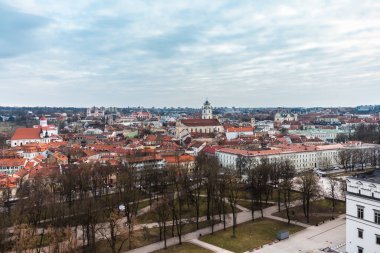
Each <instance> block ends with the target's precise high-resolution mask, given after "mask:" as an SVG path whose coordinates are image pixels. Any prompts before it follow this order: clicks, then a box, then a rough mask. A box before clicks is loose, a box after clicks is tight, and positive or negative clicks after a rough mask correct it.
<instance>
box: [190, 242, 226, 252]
mask: <svg viewBox="0 0 380 253" xmlns="http://www.w3.org/2000/svg"><path fill="white" fill-rule="evenodd" d="M189 242H190V243H192V244H195V245H198V246H200V247H202V248H205V249H208V250H211V251H213V252H217V253H233V252H232V251H229V250H226V249H223V248H220V247H217V246H215V245H212V244H209V243H206V242H202V241H200V240H198V239H192V240H190V241H189Z"/></svg>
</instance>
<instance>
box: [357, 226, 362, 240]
mask: <svg viewBox="0 0 380 253" xmlns="http://www.w3.org/2000/svg"><path fill="white" fill-rule="evenodd" d="M358 237H359V238H363V229H360V228H358Z"/></svg>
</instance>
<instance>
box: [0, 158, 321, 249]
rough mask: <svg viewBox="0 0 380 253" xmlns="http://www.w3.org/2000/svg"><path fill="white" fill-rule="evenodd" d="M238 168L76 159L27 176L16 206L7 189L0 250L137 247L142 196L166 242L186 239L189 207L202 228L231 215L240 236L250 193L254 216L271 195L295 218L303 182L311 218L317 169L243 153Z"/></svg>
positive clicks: (203, 161)
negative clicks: (242, 205)
mask: <svg viewBox="0 0 380 253" xmlns="http://www.w3.org/2000/svg"><path fill="white" fill-rule="evenodd" d="M237 167H238V169H234V168H223V167H221V166H220V164H219V163H218V161H217V159H216V158H215V157H207V156H204V155H199V156H198V157H197V161H196V165H195V167H194V168H193V170H191V171H189V170H188V169H184V168H182V167H181V166H180V165H179V164H177V166H171V167H167V168H164V169H158V168H157V167H156V166H154V165H153V166H150V167H146V168H144V169H141V170H136V168H132V167H129V166H127V165H123V166H110V165H100V164H82V165H74V164H71V165H69V166H68V167H67V168H65V169H62V170H61V171H59V170H57V173H55V174H54V173H53V174H51V175H50V176H49V177H43V176H42V175H36V176H35V177H33V178H29V179H27V180H26V179H25V180H22V182H21V184H20V188H19V191H18V193H17V198H18V201H17V202H16V204H15V205H13V206H12V205H10V201H9V200H10V199H9V196H10V195H9V194H7V192H5V194H4V195H3V199H2V202H3V209H0V211H1V216H2V217H1V222H0V228H1V230H0V245H1V246H0V251H1V252H5V251H6V250H10V249H13V250H16V251H21V250H22V249H25V248H35V249H38V250H37V252H39V251H40V250H41V249H42V248H44V247H46V246H47V245H49V247H51V248H52V249H51V251H52V252H61V251H65V250H66V251H67V250H70V249H73V248H76V247H79V246H80V247H81V248H82V250H83V252H96V250H97V245H96V244H97V241H98V240H100V239H105V240H106V241H107V244H108V245H109V248H110V251H111V252H120V251H121V250H122V248H123V247H124V246H125V244H127V247H128V248H129V249H131V248H133V247H134V226H135V225H136V219H137V216H138V214H139V209H140V205H141V202H142V201H149V206H150V208H151V210H154V214H155V215H154V219H155V221H156V222H157V223H158V225H159V237H160V240H164V242H165V246H166V240H167V236H168V235H169V236H171V237H175V236H176V237H178V239H179V242H180V243H182V234H183V227H184V226H185V224H186V223H187V222H188V218H189V217H188V215H186V213H185V212H184V210H185V209H189V207H192V209H191V210H193V211H194V213H193V216H194V218H195V223H196V227H197V229H198V228H200V217H201V216H202V215H204V209H205V215H206V217H207V222H208V225H209V226H211V229H212V232H213V231H214V225H215V224H216V223H222V224H223V227H224V228H226V225H227V223H226V221H228V219H229V218H230V217H229V215H228V214H231V218H232V228H233V229H232V231H233V234H232V235H233V236H236V225H237V215H238V212H239V209H238V202H239V200H240V199H241V198H247V196H245V194H244V193H247V192H248V193H249V194H248V198H250V202H251V210H252V220H254V219H255V212H254V210H258V211H259V212H260V213H261V216H264V212H263V210H264V208H265V207H266V206H267V205H266V204H268V200H269V199H272V200H273V199H276V201H277V206H278V210H279V211H280V210H281V209H282V208H285V210H286V214H287V218H288V222H290V220H291V215H290V208H291V207H292V203H293V199H294V197H293V194H294V192H293V189H294V188H296V187H297V186H296V185H300V186H299V190H300V191H301V193H302V197H303V199H302V204H303V207H304V214H305V217H307V219H309V218H308V217H309V215H310V203H311V201H312V200H313V199H314V198H316V197H317V196H319V195H318V192H319V190H318V182H317V181H318V180H317V178H316V176H315V174H313V173H311V172H306V173H304V174H301V175H297V173H296V170H295V167H294V165H293V164H292V162H291V161H289V160H284V161H278V162H275V163H271V162H269V160H268V159H266V158H263V159H261V160H260V162H259V163H253V162H252V161H251V160H249V159H246V158H244V157H241V158H239V159H238V166H237ZM243 175H246V177H245V176H243ZM295 177H297V178H298V180H295ZM274 194H276V196H274ZM205 202H206V203H205Z"/></svg>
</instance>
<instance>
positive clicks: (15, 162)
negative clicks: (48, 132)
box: [0, 158, 27, 167]
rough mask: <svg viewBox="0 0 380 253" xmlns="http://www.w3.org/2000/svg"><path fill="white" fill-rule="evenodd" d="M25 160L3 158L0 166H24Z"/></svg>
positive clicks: (0, 160)
mask: <svg viewBox="0 0 380 253" xmlns="http://www.w3.org/2000/svg"><path fill="white" fill-rule="evenodd" d="M26 161H27V160H26V159H24V158H5V159H0V166H4V167H13V166H25V164H26Z"/></svg>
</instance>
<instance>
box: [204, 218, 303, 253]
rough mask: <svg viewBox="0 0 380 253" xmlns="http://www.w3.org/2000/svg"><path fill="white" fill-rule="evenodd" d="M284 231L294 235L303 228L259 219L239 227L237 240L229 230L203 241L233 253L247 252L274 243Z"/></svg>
mask: <svg viewBox="0 0 380 253" xmlns="http://www.w3.org/2000/svg"><path fill="white" fill-rule="evenodd" d="M284 229H285V230H288V231H289V232H290V234H292V233H295V232H298V231H300V230H302V229H303V227H299V226H295V225H287V223H284V222H281V221H276V220H271V219H259V220H255V221H254V222H252V221H249V222H246V223H243V224H240V225H238V226H237V228H236V237H235V238H234V237H232V228H229V229H226V230H225V231H223V230H222V231H218V232H216V233H215V234H214V235H206V236H203V237H201V240H202V241H204V242H207V243H210V244H214V245H216V246H218V247H221V248H224V249H227V250H230V251H233V252H245V251H249V250H252V249H254V248H256V247H259V246H261V245H264V244H267V243H270V242H272V241H274V240H275V239H276V233H277V232H278V231H279V230H284Z"/></svg>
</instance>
